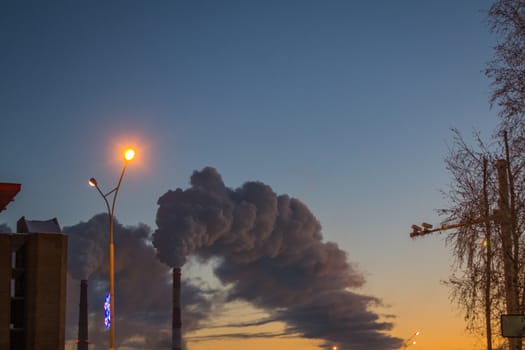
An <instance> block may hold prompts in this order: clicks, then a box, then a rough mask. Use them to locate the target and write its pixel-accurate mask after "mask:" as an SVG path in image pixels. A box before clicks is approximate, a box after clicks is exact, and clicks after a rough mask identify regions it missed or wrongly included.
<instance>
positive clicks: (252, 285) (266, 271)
mask: <svg viewBox="0 0 525 350" xmlns="http://www.w3.org/2000/svg"><path fill="white" fill-rule="evenodd" d="M158 204H159V208H158V211H157V219H156V222H157V226H158V228H157V230H156V231H155V232H154V234H153V245H154V246H155V247H156V248H157V254H158V257H159V259H160V260H161V261H163V262H165V263H167V264H168V265H170V266H172V267H181V266H183V265H184V264H185V262H186V261H187V259H188V258H189V257H190V256H196V257H198V258H199V259H201V260H202V261H208V260H209V259H211V258H216V259H217V260H218V265H217V267H216V268H215V271H214V272H215V274H216V276H217V277H218V278H219V280H220V281H221V282H223V283H224V284H227V285H228V286H229V287H230V288H229V292H228V293H229V295H228V298H229V300H232V301H233V300H244V301H247V302H249V303H252V304H253V305H255V306H257V307H260V308H263V309H265V310H266V311H268V312H269V313H270V314H271V315H272V317H273V319H275V320H279V321H283V322H285V323H286V325H287V331H288V332H289V333H295V334H300V335H301V336H303V337H306V338H313V339H321V340H324V341H325V342H330V343H336V344H339V345H340V346H341V347H342V348H347V349H353V350H364V349H367V350H376V349H377V350H379V349H382V350H384V349H396V348H399V347H400V346H401V345H402V340H401V339H398V338H394V337H391V336H389V335H387V334H386V333H385V331H388V330H390V329H391V328H392V323H390V322H382V321H380V317H379V315H378V314H376V313H374V312H373V311H371V310H370V308H371V307H372V306H381V300H380V299H378V298H376V297H372V296H366V295H359V294H356V293H354V292H352V291H350V290H351V289H355V288H357V287H361V286H362V285H363V284H364V283H365V278H364V276H363V274H362V273H360V272H359V271H357V270H356V269H355V267H354V266H352V265H351V264H350V263H349V261H348V259H347V254H346V253H345V252H344V251H342V250H341V249H340V248H339V247H338V246H337V244H336V243H332V242H323V236H322V234H321V225H320V224H319V222H318V220H317V219H316V218H315V217H314V216H313V214H312V213H311V212H310V210H309V209H308V208H307V207H306V206H305V205H304V204H303V203H302V202H300V201H299V200H298V199H295V198H291V197H289V196H287V195H276V194H275V193H274V192H273V190H272V189H271V188H270V187H269V186H268V185H265V184H263V183H261V182H246V183H245V184H244V185H243V186H242V187H240V188H237V189H235V190H234V189H230V188H228V187H226V186H225V185H224V183H223V181H222V179H221V176H220V175H219V173H218V172H217V171H216V170H215V169H214V168H210V167H207V168H204V169H203V170H202V171H196V172H194V173H193V175H192V177H191V187H190V188H188V189H186V190H182V189H177V190H175V191H168V192H167V193H165V194H164V195H163V196H161V197H160V198H159V201H158Z"/></svg>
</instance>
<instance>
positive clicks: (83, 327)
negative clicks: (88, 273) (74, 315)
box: [77, 280, 89, 350]
mask: <svg viewBox="0 0 525 350" xmlns="http://www.w3.org/2000/svg"><path fill="white" fill-rule="evenodd" d="M87 309H88V303H87V280H81V281H80V304H79V312H78V339H77V350H88V344H89V341H88V315H87V314H88V313H87Z"/></svg>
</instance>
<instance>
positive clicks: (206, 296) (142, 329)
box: [64, 214, 214, 350]
mask: <svg viewBox="0 0 525 350" xmlns="http://www.w3.org/2000/svg"><path fill="white" fill-rule="evenodd" d="M64 232H66V233H67V234H68V242H69V252H68V256H69V261H68V272H69V276H68V286H67V288H68V293H67V296H68V299H67V325H68V327H67V329H66V333H67V334H66V338H67V339H70V340H69V342H68V344H69V343H73V342H74V339H76V335H77V330H76V325H77V324H78V303H79V289H80V288H79V286H80V281H79V279H80V278H86V277H89V278H88V308H89V310H88V314H89V315H90V316H89V338H90V346H89V348H90V349H91V350H102V349H107V348H108V332H107V330H105V328H104V314H103V304H104V296H105V294H106V293H107V292H108V290H109V283H108V262H109V261H108V243H109V237H108V216H107V215H106V214H99V215H96V216H94V217H93V218H91V219H90V220H89V221H88V222H81V223H79V224H77V225H74V226H71V227H65V228H64ZM114 233H115V237H114V239H115V312H116V315H117V323H116V328H115V332H116V341H117V344H116V345H117V346H118V348H127V349H136V350H144V349H148V350H167V349H171V293H172V288H171V273H170V269H169V267H168V266H166V265H165V264H163V263H161V262H160V261H159V259H158V258H157V257H156V252H155V249H154V248H153V246H152V245H151V235H152V230H151V228H149V227H148V226H147V225H144V224H139V225H136V226H123V225H121V224H120V223H119V222H118V221H117V220H115V225H114ZM198 282H199V283H198V284H195V283H194V282H192V281H188V280H183V281H182V295H183V298H184V300H185V303H184V305H183V309H182V315H183V317H184V321H185V324H184V326H185V328H184V329H183V331H190V330H192V329H194V328H195V327H198V326H199V322H200V321H201V320H203V319H205V318H206V317H207V315H209V313H210V310H211V308H212V304H213V301H212V298H213V293H214V291H213V290H210V289H208V290H205V288H204V287H203V286H202V283H201V282H200V281H198ZM66 348H68V347H66Z"/></svg>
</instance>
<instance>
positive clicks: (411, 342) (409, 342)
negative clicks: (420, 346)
mask: <svg viewBox="0 0 525 350" xmlns="http://www.w3.org/2000/svg"><path fill="white" fill-rule="evenodd" d="M419 334H420V332H419V331H417V332H415V333H414V334H412V335H411V336H410V337H409V338H408V339H407V340H405V341H404V342H403V349H406V348H408V347H409V346H410V345H416V341H415V340H414V338H415V337H417V336H418V335H419Z"/></svg>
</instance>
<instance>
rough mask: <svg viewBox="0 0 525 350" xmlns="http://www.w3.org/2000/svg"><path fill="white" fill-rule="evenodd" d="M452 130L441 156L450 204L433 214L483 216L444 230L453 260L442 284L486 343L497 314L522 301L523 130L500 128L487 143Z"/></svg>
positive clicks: (515, 344) (518, 308)
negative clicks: (473, 144)
mask: <svg viewBox="0 0 525 350" xmlns="http://www.w3.org/2000/svg"><path fill="white" fill-rule="evenodd" d="M516 130H518V129H516ZM518 131H519V130H518ZM453 134H454V138H453V146H452V147H451V148H450V150H449V154H448V156H447V157H446V164H447V169H448V170H449V171H450V173H451V175H452V182H451V184H450V187H449V190H448V191H447V192H444V194H445V197H446V199H447V200H448V201H449V203H450V206H449V207H448V208H447V209H444V210H440V214H442V215H445V216H446V217H447V221H449V222H463V223H468V222H474V221H475V222H479V220H478V219H479V218H487V219H490V220H486V221H485V222H484V223H482V224H479V223H478V224H473V225H465V226H462V227H460V228H458V229H457V231H455V232H453V233H451V234H449V235H448V237H447V243H448V244H450V245H451V246H452V248H453V253H454V257H455V263H454V272H453V274H452V276H451V278H450V279H449V280H448V281H447V284H448V285H449V286H450V288H451V297H452V299H453V300H454V301H455V302H457V303H458V304H459V305H460V306H461V307H462V308H463V310H464V315H465V320H466V321H467V329H469V330H470V331H472V332H474V333H479V334H481V333H485V334H486V338H487V349H488V350H491V349H492V345H493V337H494V338H495V339H496V340H497V339H498V337H499V335H498V334H497V333H496V332H494V331H493V330H494V329H499V328H498V321H499V316H500V315H501V314H504V313H518V312H521V313H523V311H524V309H525V303H524V300H525V288H524V285H525V266H524V264H523V263H522V261H523V259H524V258H525V236H524V235H523V232H524V230H525V227H524V225H525V153H523V139H524V138H523V137H521V136H520V135H521V133H518V132H513V133H510V134H509V135H507V133H506V132H500V133H498V134H497V135H496V137H495V139H496V141H495V142H494V143H493V144H491V145H486V144H485V143H484V142H483V141H482V140H481V138H480V137H479V135H475V140H476V147H471V146H469V145H468V144H467V143H466V142H465V141H464V140H463V138H462V137H461V135H460V133H459V132H458V131H457V130H454V131H453ZM494 164H498V165H499V169H497V170H495V169H494V166H493V165H494ZM502 166H503V167H502ZM502 181H503V182H505V183H504V185H502ZM499 339H501V338H499ZM521 344H522V342H521V339H511V340H510V346H511V349H512V350H519V349H521Z"/></svg>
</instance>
